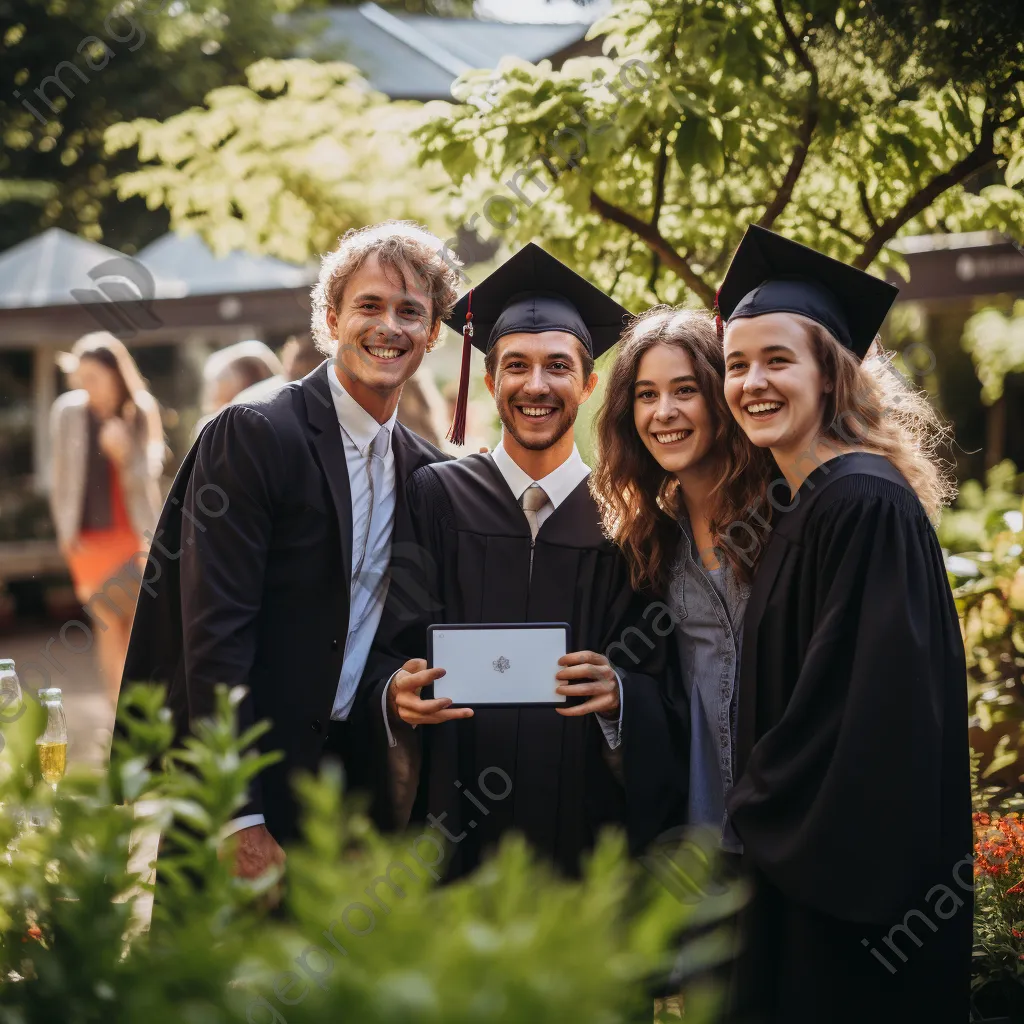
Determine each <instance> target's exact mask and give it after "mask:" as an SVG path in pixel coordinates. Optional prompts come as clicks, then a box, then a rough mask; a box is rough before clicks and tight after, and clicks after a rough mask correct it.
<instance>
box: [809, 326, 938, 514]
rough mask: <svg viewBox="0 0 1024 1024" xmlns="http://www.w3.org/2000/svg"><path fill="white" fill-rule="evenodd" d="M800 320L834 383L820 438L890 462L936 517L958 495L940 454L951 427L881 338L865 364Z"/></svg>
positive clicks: (818, 328)
mask: <svg viewBox="0 0 1024 1024" xmlns="http://www.w3.org/2000/svg"><path fill="white" fill-rule="evenodd" d="M798 319H800V320H801V321H802V322H803V323H805V324H806V325H807V328H808V330H809V331H810V332H811V339H812V342H813V345H814V354H815V356H816V358H817V360H818V365H819V366H820V367H821V370H822V373H823V374H824V375H825V377H826V379H827V380H828V381H830V382H831V384H832V390H831V391H830V392H829V393H828V394H826V395H825V408H824V413H823V415H822V429H821V435H820V436H821V437H822V438H824V439H825V440H826V441H834V442H838V443H839V444H841V445H853V446H856V447H857V448H860V449H863V450H864V451H867V452H873V453H874V454H875V455H881V456H883V457H884V458H886V459H888V460H889V462H890V463H892V465H893V466H895V468H896V469H898V470H899V471H900V473H902V474H903V476H904V478H905V479H906V481H907V483H908V484H910V486H911V487H912V488H913V490H914V492H915V493H916V494H917V497H918V499H919V500H920V502H921V504H922V505H923V506H924V508H925V511H926V512H927V513H928V515H929V517H930V518H932V519H935V518H936V516H937V515H938V514H939V512H940V511H941V510H942V508H943V507H944V506H946V505H948V504H949V503H950V502H951V501H952V500H953V499H954V498H955V497H956V490H957V489H956V482H955V479H954V478H953V475H952V473H951V466H950V464H949V463H948V462H946V460H945V459H943V458H942V456H941V455H940V454H939V449H940V448H941V447H942V446H943V445H945V444H946V443H948V441H949V439H950V437H951V430H950V427H949V424H947V423H946V422H945V420H943V418H942V417H941V416H940V415H939V413H938V412H937V411H936V410H935V408H934V406H932V404H931V402H929V401H928V397H927V395H926V394H925V393H924V392H923V391H920V390H919V389H917V388H914V387H912V386H910V384H908V382H907V381H906V379H905V378H904V377H903V376H902V375H901V374H900V373H899V371H898V370H897V369H896V368H895V367H894V366H893V365H892V354H891V353H889V352H886V350H885V349H884V348H883V347H882V342H881V339H880V338H878V337H876V338H875V340H874V341H873V342H872V344H871V347H870V348H869V349H868V352H867V355H866V356H865V357H864V360H863V361H861V360H859V359H858V358H857V357H856V356H855V355H854V354H853V353H852V352H851V351H850V350H849V349H847V348H846V347H845V346H844V345H842V344H841V343H840V342H839V341H837V340H836V339H835V338H834V337H833V336H832V334H831V333H830V332H829V331H828V330H826V328H824V327H822V326H821V325H820V324H817V323H815V322H813V321H811V320H808V319H806V318H805V317H798Z"/></svg>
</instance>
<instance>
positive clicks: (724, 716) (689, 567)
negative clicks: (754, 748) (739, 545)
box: [668, 519, 750, 853]
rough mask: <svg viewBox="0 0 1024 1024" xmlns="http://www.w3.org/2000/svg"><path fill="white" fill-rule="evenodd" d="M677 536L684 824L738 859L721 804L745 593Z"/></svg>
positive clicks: (686, 537)
mask: <svg viewBox="0 0 1024 1024" xmlns="http://www.w3.org/2000/svg"><path fill="white" fill-rule="evenodd" d="M679 526H680V530H681V533H682V536H681V538H680V544H679V549H678V553H677V555H676V560H675V563H674V565H673V567H672V582H671V585H670V587H669V596H668V605H669V608H670V610H671V612H672V614H673V616H674V617H675V621H676V623H677V626H676V630H675V633H676V639H677V642H678V644H679V654H680V664H681V666H682V675H683V686H684V687H685V689H686V695H687V697H688V698H689V701H690V737H691V738H690V795H689V801H688V808H687V810H688V815H687V817H688V821H689V823H690V824H695V825H707V826H709V827H711V828H715V829H717V830H721V832H722V835H723V839H722V845H723V847H724V848H725V849H727V850H730V851H732V852H737V853H738V852H740V851H741V847H740V844H739V840H738V838H737V837H736V835H735V834H734V833H733V832H732V829H731V828H729V826H728V822H727V821H726V814H725V797H726V794H727V793H728V792H729V790H730V789H731V788H732V784H733V750H732V748H733V737H734V736H735V734H736V701H737V689H738V686H737V684H738V681H739V663H740V644H741V642H742V634H743V613H744V611H745V610H746V606H747V598H748V597H749V596H750V586H749V585H748V584H745V583H742V582H740V581H739V580H738V579H737V578H736V574H735V573H734V572H733V571H732V569H731V568H730V566H729V564H728V563H727V562H726V561H725V560H724V559H723V560H722V561H721V563H720V566H719V568H717V569H713V570H709V569H705V568H704V566H703V565H702V564H701V561H700V558H699V557H698V555H697V553H696V551H695V550H694V543H693V535H692V533H691V532H690V525H689V522H688V521H686V520H685V519H683V520H682V521H681V522H680V524H679Z"/></svg>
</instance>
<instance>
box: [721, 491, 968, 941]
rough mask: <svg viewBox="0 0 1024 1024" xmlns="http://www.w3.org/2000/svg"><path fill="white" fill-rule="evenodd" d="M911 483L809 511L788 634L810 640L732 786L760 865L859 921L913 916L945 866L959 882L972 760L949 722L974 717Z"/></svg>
mask: <svg viewBox="0 0 1024 1024" xmlns="http://www.w3.org/2000/svg"><path fill="white" fill-rule="evenodd" d="M902 493H906V498H905V499H904V498H903V497H902ZM902 493H901V495H900V496H881V495H865V496H861V497H859V498H857V499H855V500H853V499H851V500H843V501H835V502H833V503H832V504H831V505H829V506H828V507H827V508H824V509H821V510H820V511H819V510H814V512H813V513H812V514H811V516H810V517H809V519H808V522H807V523H806V524H805V528H804V531H803V535H802V536H801V537H800V538H799V543H800V545H801V548H802V551H801V552H800V556H799V563H798V569H797V573H796V576H795V577H794V578H792V579H791V580H789V581H788V585H790V586H792V587H793V588H794V590H793V592H790V593H788V594H787V595H786V597H787V600H788V604H787V605H786V607H787V608H788V609H791V611H788V612H787V613H786V615H785V622H786V625H787V627H788V626H789V625H790V624H791V625H792V634H791V635H790V636H787V637H786V638H784V640H783V641H782V642H785V643H791V644H793V645H794V650H796V651H802V652H803V654H802V656H798V657H795V658H794V660H793V664H795V665H796V666H797V673H796V678H795V681H793V682H792V684H791V692H790V696H789V700H788V702H787V703H786V704H785V710H784V711H783V712H782V714H781V716H779V717H778V718H777V720H776V721H775V724H774V725H773V726H772V727H771V728H768V729H767V731H765V732H764V733H763V735H761V737H760V738H759V739H758V741H757V742H756V743H755V745H754V747H753V748H752V750H751V754H750V757H749V760H748V763H747V765H746V769H745V771H744V773H743V775H742V777H741V778H740V779H739V780H738V781H737V783H736V785H735V787H734V789H733V790H732V792H731V794H730V796H729V800H728V807H729V813H730V815H731V818H732V822H733V825H734V826H735V828H736V831H737V832H738V834H739V836H740V838H741V839H742V841H743V846H744V850H745V854H746V856H747V857H748V858H749V859H750V860H752V861H753V863H754V865H755V866H756V868H757V869H759V870H760V871H761V872H762V873H763V874H764V875H765V876H766V877H767V879H768V880H769V881H770V882H771V883H772V884H774V885H776V886H777V887H778V888H779V889H780V890H781V891H782V892H783V893H784V894H785V895H787V896H788V897H790V898H792V899H794V900H797V901H799V902H801V903H803V904H805V905H808V906H810V907H812V908H813V909H816V910H819V911H821V912H823V913H826V914H830V915H832V916H834V917H837V918H840V919H843V920H847V921H856V922H876V923H886V922H891V921H893V920H896V921H898V920H901V919H902V915H903V914H904V913H905V912H906V911H907V909H908V907H910V906H911V905H913V900H914V899H915V898H919V897H920V896H921V894H922V893H923V891H924V887H925V886H926V885H927V884H928V882H929V880H933V881H934V880H939V879H942V878H944V879H945V880H947V881H948V877H949V874H950V871H951V870H952V868H953V863H952V862H950V863H942V862H943V861H944V860H945V859H946V857H947V856H948V854H949V851H948V846H949V844H948V842H945V843H944V842H943V837H944V835H945V834H946V833H945V831H944V829H945V826H944V822H947V821H948V808H944V807H943V802H944V800H943V793H944V785H943V781H942V780H944V779H946V780H948V779H950V778H953V777H955V775H956V773H957V772H958V771H963V772H966V771H967V764H966V749H965V751H964V754H965V760H964V764H962V765H959V764H951V763H950V762H951V760H955V758H951V756H950V755H949V753H947V751H948V750H950V749H951V748H950V745H949V743H948V742H946V740H948V736H947V737H946V740H944V735H943V731H944V721H952V720H953V718H952V717H948V718H947V716H957V715H958V716H959V717H961V718H963V719H964V721H966V717H965V713H966V696H965V681H964V668H963V648H962V645H961V642H960V632H959V627H958V623H957V619H956V611H955V607H954V605H953V601H952V596H951V594H950V592H949V586H948V582H947V579H946V575H945V570H944V566H943V563H942V556H941V551H940V549H939V546H938V542H937V540H936V538H935V534H934V532H933V530H932V528H931V525H930V523H929V522H928V520H927V517H926V516H925V514H924V511H923V509H922V508H921V507H920V505H919V504H918V503H917V502H916V499H915V498H914V496H913V495H911V494H909V493H908V492H902ZM776 583H777V585H779V584H782V583H783V581H782V579H779V580H777V581H776ZM792 609H798V611H797V612H796V613H794V612H793V611H792ZM769 626H771V627H772V628H774V627H776V626H777V623H776V622H771V623H766V622H765V621H763V620H762V622H761V624H760V629H761V630H764V629H766V628H768V627H769ZM759 652H760V646H759ZM773 673H774V675H773ZM786 674H787V673H786V672H785V671H784V670H783V669H782V668H781V666H764V667H761V666H759V669H758V676H757V684H758V688H759V690H761V689H762V688H763V687H766V686H767V687H771V688H773V690H772V692H773V695H775V694H778V693H781V692H783V691H784V690H786V689H790V679H789V678H783V676H785V675H786ZM741 699H742V692H741ZM961 702H962V705H963V706H962V707H960V706H959V705H960V703H961ZM946 729H947V730H948V729H949V726H948V725H947V726H946ZM953 747H955V744H954V745H953ZM945 802H946V803H948V802H949V800H948V799H947V800H946V801H945ZM954 810H955V809H954ZM943 846H945V847H946V849H945V850H944V849H943ZM963 852H967V851H963ZM962 855H963V854H962V853H957V854H956V856H962Z"/></svg>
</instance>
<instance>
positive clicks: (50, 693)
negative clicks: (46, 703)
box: [39, 686, 60, 700]
mask: <svg viewBox="0 0 1024 1024" xmlns="http://www.w3.org/2000/svg"><path fill="white" fill-rule="evenodd" d="M39 699H40V700H60V687H59V686H48V687H46V689H43V690H40V691H39Z"/></svg>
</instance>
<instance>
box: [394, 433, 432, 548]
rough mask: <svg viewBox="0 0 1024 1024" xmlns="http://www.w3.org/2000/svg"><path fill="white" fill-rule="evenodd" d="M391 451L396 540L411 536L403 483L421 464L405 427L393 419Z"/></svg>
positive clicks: (406, 481)
mask: <svg viewBox="0 0 1024 1024" xmlns="http://www.w3.org/2000/svg"><path fill="white" fill-rule="evenodd" d="M391 451H392V452H393V453H394V456H395V527H394V531H393V536H394V538H395V539H396V540H398V541H404V540H407V539H408V538H410V537H411V536H412V520H411V518H410V517H409V503H408V502H407V501H406V499H405V485H406V484H407V483H408V482H409V477H411V476H412V475H413V473H415V472H416V470H417V469H419V468H420V466H421V465H423V464H424V463H423V460H421V459H418V458H417V457H416V451H415V450H414V448H413V446H412V445H411V444H409V439H408V438H407V437H406V428H405V427H403V426H402V424H401V423H399V422H398V421H397V420H396V421H395V434H394V437H392V438H391Z"/></svg>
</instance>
